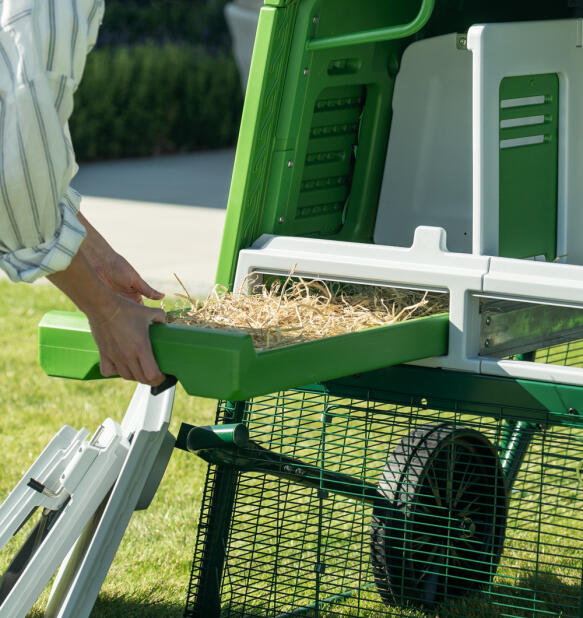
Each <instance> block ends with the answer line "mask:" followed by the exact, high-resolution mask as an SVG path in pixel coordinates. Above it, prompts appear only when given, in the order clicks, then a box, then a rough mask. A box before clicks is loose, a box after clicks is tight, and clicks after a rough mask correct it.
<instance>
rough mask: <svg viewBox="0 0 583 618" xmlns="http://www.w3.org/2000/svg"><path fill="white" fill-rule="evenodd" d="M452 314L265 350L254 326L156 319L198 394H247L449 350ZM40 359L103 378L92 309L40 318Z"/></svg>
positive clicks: (174, 360) (183, 378)
mask: <svg viewBox="0 0 583 618" xmlns="http://www.w3.org/2000/svg"><path fill="white" fill-rule="evenodd" d="M448 324H449V320H448V315H447V314H440V315H435V316H429V317H424V318H417V319H413V320H408V321H405V322H400V323H398V324H391V325H388V326H378V327H375V328H370V329H366V330H362V331H358V332H355V333H349V334H345V335H338V336H335V337H330V338H327V339H320V340H317V341H310V342H307V343H299V344H294V345H289V346H285V347H281V348H276V349H271V350H261V351H257V350H255V348H254V347H253V342H252V339H251V336H250V335H248V334H246V333H238V332H227V331H220V330H212V329H204V328H193V327H189V326H181V325H177V324H154V325H152V326H151V328H150V336H151V341H152V347H153V349H154V354H155V356H156V359H157V361H158V364H159V366H160V369H161V370H162V371H163V372H164V373H166V374H168V375H174V376H176V378H177V379H178V381H179V382H180V383H181V384H182V386H183V387H184V389H185V390H186V392H187V393H189V394H190V395H197V396H200V397H212V398H217V399H228V400H231V401H238V400H245V399H250V398H251V397H255V396H257V395H263V394H266V393H271V392H275V391H279V390H284V389H287V388H292V387H298V386H304V385H307V384H314V383H317V382H321V381H324V380H330V379H334V378H339V377H343V376H347V375H352V374H355V373H362V372H364V371H371V370H373V369H380V368H381V367H387V366H390V365H397V364H399V363H405V362H409V361H413V360H419V359H422V358H428V357H431V356H440V355H442V354H446V353H447V341H448ZM39 360H40V364H41V367H42V368H43V369H44V371H45V372H46V373H47V374H48V375H51V376H57V377H63V378H75V379H79V380H91V379H96V378H101V374H100V373H99V356H98V352H97V346H96V345H95V342H94V340H93V337H92V336H91V332H90V330H89V324H88V322H87V319H86V318H85V316H83V315H82V314H79V313H67V312H63V311H52V312H50V313H47V314H46V315H45V316H44V318H43V319H42V321H41V323H40V325H39Z"/></svg>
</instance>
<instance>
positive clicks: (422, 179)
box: [374, 34, 472, 253]
mask: <svg viewBox="0 0 583 618" xmlns="http://www.w3.org/2000/svg"><path fill="white" fill-rule="evenodd" d="M420 225H430V226H438V227H442V228H444V229H445V230H446V231H447V244H448V249H450V250H451V251H456V252H462V253H464V252H465V253H471V251H472V55H471V53H469V52H468V51H464V50H459V49H457V47H456V35H455V34H448V35H445V36H440V37H435V38H430V39H426V40H423V41H419V42H416V43H413V44H411V45H410V46H409V47H408V48H407V49H406V50H405V53H404V54H403V59H402V63H401V69H400V71H399V74H398V76H397V79H396V83H395V92H394V95H393V121H392V126H391V134H390V138H389V147H388V152H387V160H386V164H385V172H384V177H383V184H382V189H381V195H380V201H379V210H378V214H377V221H376V227H375V233H374V242H375V243H376V244H380V245H393V246H400V247H409V246H411V243H412V242H413V235H414V233H415V229H416V228H417V227H418V226H420Z"/></svg>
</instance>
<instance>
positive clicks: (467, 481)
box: [452, 460, 476, 509]
mask: <svg viewBox="0 0 583 618" xmlns="http://www.w3.org/2000/svg"><path fill="white" fill-rule="evenodd" d="M475 469H476V466H475V464H474V463H473V462H472V461H471V460H468V462H467V464H466V467H465V470H464V472H463V474H462V479H461V481H460V484H459V487H458V490H457V492H456V495H455V498H454V500H453V505H452V506H453V508H454V509H455V508H457V505H458V503H459V501H460V498H461V497H462V496H463V495H464V494H465V493H466V490H467V489H468V487H470V486H471V485H472V483H473V481H474V478H473V476H472V475H471V474H469V471H470V470H471V471H472V472H474V470H475Z"/></svg>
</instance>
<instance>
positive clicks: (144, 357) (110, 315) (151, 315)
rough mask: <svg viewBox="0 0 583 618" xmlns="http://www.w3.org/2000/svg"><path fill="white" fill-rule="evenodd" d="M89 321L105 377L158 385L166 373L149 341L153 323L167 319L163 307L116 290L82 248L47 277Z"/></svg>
mask: <svg viewBox="0 0 583 618" xmlns="http://www.w3.org/2000/svg"><path fill="white" fill-rule="evenodd" d="M48 279H49V280H50V281H51V282H52V283H53V284H54V285H56V286H57V287H58V288H59V289H60V290H61V291H63V292H64V293H65V294H66V295H67V296H68V297H69V298H70V299H71V300H72V301H73V302H74V303H75V304H76V305H77V307H79V309H80V310H81V311H83V312H84V313H85V314H86V315H87V318H88V320H89V325H90V326H91V332H92V333H93V337H94V339H95V342H96V343H97V347H98V349H99V356H100V369H101V373H102V375H103V376H112V375H116V374H119V375H120V376H122V377H123V378H126V379H127V380H136V381H138V382H141V383H142V384H149V385H150V386H158V384H161V383H162V382H163V381H164V375H163V374H162V372H161V371H160V369H159V368H158V365H157V363H156V360H155V359H154V355H153V353H152V346H151V344H150V333H149V327H150V324H151V323H152V322H165V321H166V314H165V313H164V311H162V310H161V309H154V308H152V307H145V306H144V305H140V304H138V303H137V302H135V301H133V300H130V299H129V298H125V297H123V296H120V295H119V294H117V293H115V292H114V291H113V290H112V289H111V288H110V287H109V286H108V285H106V284H105V283H104V282H103V280H102V279H101V278H100V277H99V276H98V275H97V273H96V272H95V269H94V267H93V266H92V265H91V264H90V262H89V261H88V259H87V257H86V256H85V254H84V253H83V252H82V251H78V252H77V254H76V255H75V256H74V257H73V259H72V260H71V263H70V264H69V266H68V267H67V268H66V269H65V270H63V271H59V272H56V273H53V274H52V275H49V276H48Z"/></svg>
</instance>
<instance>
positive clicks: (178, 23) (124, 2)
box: [98, 0, 230, 50]
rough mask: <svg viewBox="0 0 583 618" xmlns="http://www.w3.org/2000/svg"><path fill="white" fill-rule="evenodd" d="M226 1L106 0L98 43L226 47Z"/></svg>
mask: <svg viewBox="0 0 583 618" xmlns="http://www.w3.org/2000/svg"><path fill="white" fill-rule="evenodd" d="M226 2H227V0H107V1H106V10H105V17H104V19H103V25H102V27H101V34H100V39H99V43H98V44H99V45H102V46H111V45H135V44H137V43H144V42H146V41H155V42H157V43H167V42H181V43H189V44H191V45H202V46H203V47H205V48H206V49H210V50H216V49H223V50H228V49H229V47H230V37H229V33H228V29H227V25H226V23H225V19H224V16H223V11H224V7H225V4H226Z"/></svg>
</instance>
